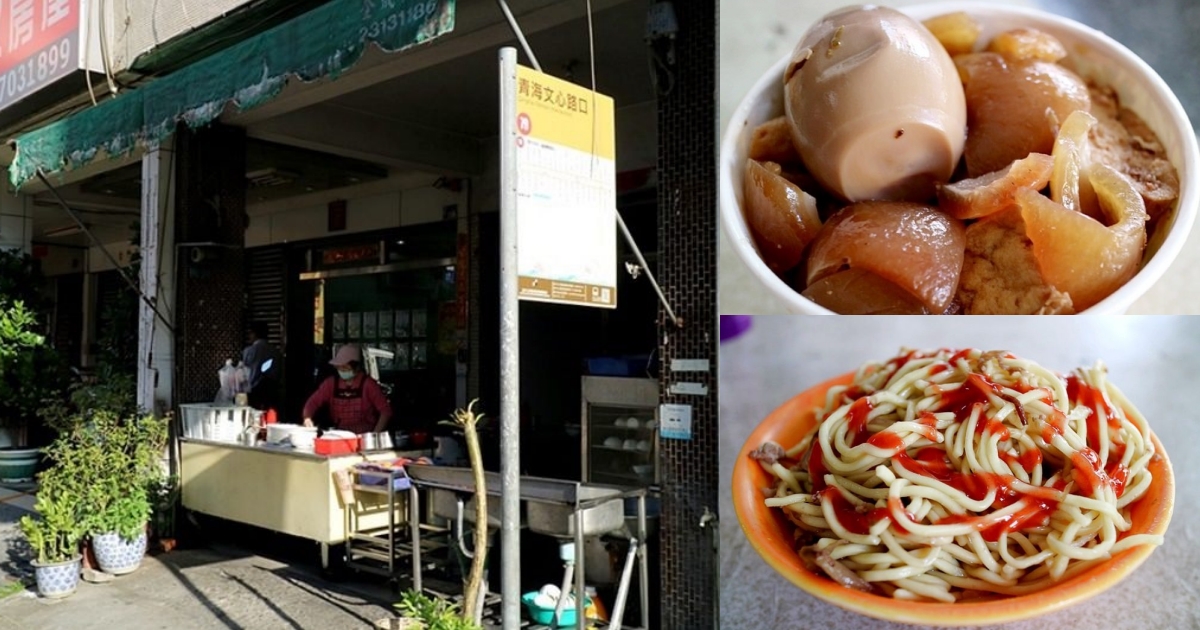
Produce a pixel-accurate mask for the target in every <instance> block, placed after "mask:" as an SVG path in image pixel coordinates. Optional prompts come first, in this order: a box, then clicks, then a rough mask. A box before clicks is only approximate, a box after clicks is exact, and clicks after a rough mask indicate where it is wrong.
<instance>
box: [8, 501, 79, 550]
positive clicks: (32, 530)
mask: <svg viewBox="0 0 1200 630" xmlns="http://www.w3.org/2000/svg"><path fill="white" fill-rule="evenodd" d="M77 505H78V496H77V495H76V494H74V493H73V492H72V491H70V490H69V489H67V488H58V487H53V486H51V487H49V488H46V487H43V488H42V489H41V490H40V491H39V492H38V495H37V500H36V501H35V502H34V506H33V509H34V510H35V511H36V512H37V514H38V515H37V516H36V517H35V516H28V515H27V516H23V517H21V523H20V526H21V533H22V534H24V535H25V539H26V540H28V541H29V546H30V547H32V548H33V551H34V553H35V554H36V558H37V562H38V563H39V564H51V563H54V562H65V561H67V560H71V559H72V558H75V557H76V556H78V555H79V541H80V539H82V538H83V534H84V529H83V527H82V526H81V524H80V522H79V520H78V515H77V514H76V507H77Z"/></svg>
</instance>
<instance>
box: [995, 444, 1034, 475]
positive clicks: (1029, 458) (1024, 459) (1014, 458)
mask: <svg viewBox="0 0 1200 630" xmlns="http://www.w3.org/2000/svg"><path fill="white" fill-rule="evenodd" d="M1000 459H1001V460H1003V461H1004V463H1006V464H1009V465H1012V464H1017V465H1019V466H1020V467H1021V468H1022V469H1023V470H1024V471H1025V472H1027V473H1032V472H1033V469H1034V467H1036V466H1038V465H1040V464H1041V463H1042V451H1041V450H1039V449H1036V448H1035V449H1029V450H1027V451H1025V452H1024V453H1021V454H1020V455H1017V454H1016V453H1012V452H1010V451H1004V452H1002V453H1000Z"/></svg>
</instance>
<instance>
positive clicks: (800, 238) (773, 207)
mask: <svg viewBox="0 0 1200 630" xmlns="http://www.w3.org/2000/svg"><path fill="white" fill-rule="evenodd" d="M776 168H778V167H776ZM743 195H744V204H743V207H744V208H745V209H746V222H747V223H749V224H750V229H751V231H752V232H753V233H754V237H755V241H756V242H757V244H758V251H759V253H761V254H762V257H763V261H764V262H766V263H767V266H768V267H770V268H771V270H772V271H774V272H776V273H783V272H785V271H787V270H789V269H791V268H793V267H795V266H796V265H798V264H800V259H801V257H802V256H803V255H804V248H805V246H807V245H808V244H809V243H810V242H811V241H812V240H813V239H814V238H815V237H816V235H817V231H818V230H819V229H820V227H821V217H820V215H818V214H817V200H816V199H815V198H814V197H813V196H812V195H810V194H808V193H806V192H804V191H803V190H800V187H799V186H796V185H795V184H793V183H791V182H789V181H788V180H786V179H784V178H783V176H782V175H781V174H780V173H779V171H778V170H774V171H773V170H768V169H767V168H766V167H764V166H763V165H762V164H759V163H758V162H755V161H754V160H746V172H745V182H744V187H743Z"/></svg>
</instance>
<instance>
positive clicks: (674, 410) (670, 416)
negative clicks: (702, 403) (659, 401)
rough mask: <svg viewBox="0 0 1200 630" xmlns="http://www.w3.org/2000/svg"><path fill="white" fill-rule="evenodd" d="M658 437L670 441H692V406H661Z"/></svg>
mask: <svg viewBox="0 0 1200 630" xmlns="http://www.w3.org/2000/svg"><path fill="white" fill-rule="evenodd" d="M658 416H659V426H660V427H661V428H660V429H659V435H661V436H662V437H663V438H666V439H670V440H690V439H692V406H691V405H671V404H663V405H660V406H659V410H658Z"/></svg>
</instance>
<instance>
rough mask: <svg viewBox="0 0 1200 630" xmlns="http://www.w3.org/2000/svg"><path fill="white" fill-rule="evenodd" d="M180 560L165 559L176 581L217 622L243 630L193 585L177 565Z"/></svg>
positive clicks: (164, 563) (165, 565)
mask: <svg viewBox="0 0 1200 630" xmlns="http://www.w3.org/2000/svg"><path fill="white" fill-rule="evenodd" d="M180 559H181V558H172V559H171V561H166V560H165V559H164V561H163V563H162V565H163V566H164V567H166V568H167V570H168V571H170V572H171V575H174V576H175V579H176V580H178V581H179V584H180V585H182V586H183V588H185V589H187V591H188V593H190V594H191V595H192V597H194V598H195V599H196V601H198V602H200V604H201V605H202V606H204V607H205V608H207V609H208V610H209V612H211V613H212V614H213V617H215V618H216V619H217V621H220V622H221V623H223V624H225V626H226V627H228V628H230V630H241V626H240V625H238V624H237V623H235V622H234V621H233V620H232V619H230V618H229V615H228V614H227V613H226V612H225V611H224V610H223V609H222V608H221V607H220V606H218V605H217V604H216V603H214V602H213V601H212V600H211V599H209V598H208V596H207V595H205V594H204V591H202V590H200V589H199V588H197V587H196V585H195V584H193V583H192V580H191V579H189V578H188V577H187V576H186V575H184V574H183V570H182V568H181V567H180V566H179V565H178V564H176V562H177V561H178V560H180ZM196 564H207V563H196Z"/></svg>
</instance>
